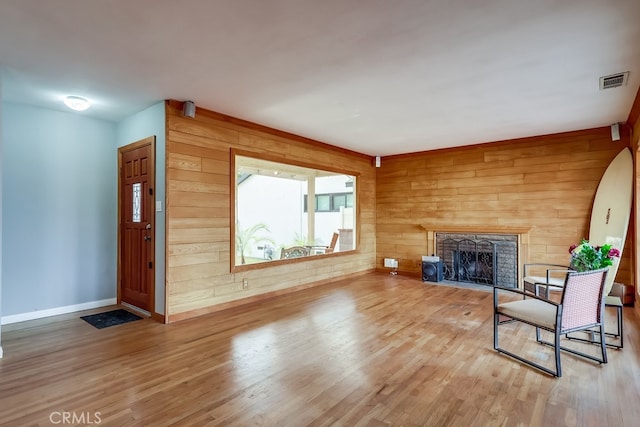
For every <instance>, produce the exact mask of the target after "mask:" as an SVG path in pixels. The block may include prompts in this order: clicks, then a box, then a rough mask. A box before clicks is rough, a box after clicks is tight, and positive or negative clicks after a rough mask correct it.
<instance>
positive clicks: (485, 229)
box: [420, 224, 531, 234]
mask: <svg viewBox="0 0 640 427" xmlns="http://www.w3.org/2000/svg"><path fill="white" fill-rule="evenodd" d="M420 227H421V228H423V229H424V230H426V231H433V232H443V233H478V234H480V233H481V234H527V233H529V232H530V231H531V227H510V226H501V225H494V226H487V225H486V224H485V225H469V226H467V225H465V226H457V225H456V226H451V227H449V226H441V225H430V224H420Z"/></svg>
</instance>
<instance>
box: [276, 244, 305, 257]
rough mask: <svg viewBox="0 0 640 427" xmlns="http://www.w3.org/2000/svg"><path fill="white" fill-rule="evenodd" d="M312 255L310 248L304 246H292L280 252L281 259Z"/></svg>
mask: <svg viewBox="0 0 640 427" xmlns="http://www.w3.org/2000/svg"><path fill="white" fill-rule="evenodd" d="M309 255H311V254H310V252H309V248H307V247H304V246H292V247H290V248H284V249H282V251H281V252H280V259H291V258H300V257H305V256H309Z"/></svg>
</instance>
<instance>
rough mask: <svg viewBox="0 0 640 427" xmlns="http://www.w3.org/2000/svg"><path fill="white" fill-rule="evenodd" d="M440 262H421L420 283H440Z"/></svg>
mask: <svg viewBox="0 0 640 427" xmlns="http://www.w3.org/2000/svg"><path fill="white" fill-rule="evenodd" d="M442 276H443V274H442V261H422V281H423V282H442Z"/></svg>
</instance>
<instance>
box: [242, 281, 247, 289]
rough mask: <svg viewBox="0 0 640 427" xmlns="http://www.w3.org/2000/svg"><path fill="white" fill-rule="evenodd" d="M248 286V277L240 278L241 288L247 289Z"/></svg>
mask: <svg viewBox="0 0 640 427" xmlns="http://www.w3.org/2000/svg"><path fill="white" fill-rule="evenodd" d="M248 287H249V279H242V289H247V288H248Z"/></svg>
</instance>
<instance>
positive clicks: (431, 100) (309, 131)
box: [0, 0, 640, 156]
mask: <svg viewBox="0 0 640 427" xmlns="http://www.w3.org/2000/svg"><path fill="white" fill-rule="evenodd" d="M0 67H2V68H1V69H2V83H3V90H2V93H3V99H4V100H5V101H9V102H20V103H27V104H33V105H37V106H43V107H46V108H52V109H63V108H65V107H63V106H62V103H61V101H60V100H61V98H62V97H63V96H65V95H69V94H73V95H80V96H84V97H86V98H89V99H90V100H91V101H92V102H94V106H93V107H92V108H91V109H90V110H88V111H87V112H84V113H82V114H85V115H87V116H92V117H96V118H101V119H105V120H111V121H116V122H117V121H119V120H121V119H123V118H125V117H127V116H129V115H131V114H133V113H136V112H138V111H141V110H142V109H144V108H146V107H147V106H149V105H152V104H154V103H156V102H158V101H160V100H163V99H169V98H172V99H177V100H186V99H190V100H193V101H194V102H195V103H196V105H198V106H200V107H204V108H207V109H211V110H214V111H218V112H221V113H224V114H228V115H231V116H235V117H238V118H242V119H245V120H249V121H252V122H256V123H260V124H263V125H266V126H271V127H274V128H277V129H280V130H285V131H289V132H292V133H295V134H299V135H302V136H305V137H308V138H313V139H317V140H320V141H323V142H326V143H329V144H333V145H336V146H340V147H344V148H347V149H351V150H355V151H358V152H361V153H365V154H370V155H383V156H384V155H391V154H399V153H406V152H416V151H423V150H429V149H435V148H442V147H450V146H459V145H467V144H475V143H481V142H489V141H495V140H503V139H509V138H516V137H526V136H532V135H542V134H547V133H555V132H563V131H571V130H578V129H585V128H592V127H598V126H607V125H610V124H611V123H615V122H624V121H626V119H627V116H628V114H629V111H630V109H631V106H632V103H633V100H634V97H635V95H636V92H637V90H638V87H639V86H640V1H639V0H608V1H607V0H600V1H597V0H564V1H561V0H554V1H552V0H537V1H531V0H482V1H480V0H442V1H434V0H431V1H430V0H394V1H391V0H367V1H365V0H170V1H169V0H91V1H87V0H64V1H51V0H0ZM623 71H629V72H630V76H629V81H628V84H627V86H625V87H621V88H616V89H610V90H605V91H600V90H599V87H598V78H599V77H600V76H604V75H609V74H614V73H618V72H623Z"/></svg>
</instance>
